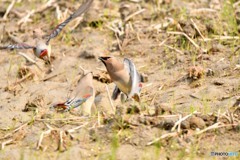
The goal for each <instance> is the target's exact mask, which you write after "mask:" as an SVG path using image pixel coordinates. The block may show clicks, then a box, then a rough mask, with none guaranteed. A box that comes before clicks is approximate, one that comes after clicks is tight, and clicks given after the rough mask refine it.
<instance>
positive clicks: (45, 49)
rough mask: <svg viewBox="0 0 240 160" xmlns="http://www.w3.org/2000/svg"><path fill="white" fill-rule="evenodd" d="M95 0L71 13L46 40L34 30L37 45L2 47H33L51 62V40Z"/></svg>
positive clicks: (37, 53) (36, 52) (35, 52)
mask: <svg viewBox="0 0 240 160" xmlns="http://www.w3.org/2000/svg"><path fill="white" fill-rule="evenodd" d="M92 2H93V0H86V2H84V3H83V4H82V5H81V6H80V7H79V8H78V9H77V10H76V11H75V12H74V13H73V14H71V15H70V16H69V17H68V18H67V19H66V20H65V21H64V22H62V23H60V24H59V25H57V26H56V28H55V29H54V30H53V31H52V32H51V34H50V35H49V36H48V37H47V39H46V40H44V39H43V38H42V35H41V34H39V33H37V32H35V31H33V36H34V38H35V39H36V45H35V46H31V45H28V44H26V43H20V44H14V45H8V46H2V47H0V49H12V50H13V49H33V52H34V54H35V56H37V57H38V58H40V59H43V60H47V61H49V62H50V57H51V46H50V44H49V42H50V40H51V39H52V38H54V37H56V36H57V35H58V34H59V33H60V32H61V31H62V29H63V28H64V27H65V26H66V25H67V24H68V23H69V22H71V21H72V20H73V19H75V18H77V17H79V16H80V15H81V14H83V13H84V12H86V11H87V10H88V9H89V7H90V6H91V4H92Z"/></svg>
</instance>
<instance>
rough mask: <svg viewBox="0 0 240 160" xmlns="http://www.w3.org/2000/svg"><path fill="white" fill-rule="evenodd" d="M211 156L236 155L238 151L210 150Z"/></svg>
mask: <svg viewBox="0 0 240 160" xmlns="http://www.w3.org/2000/svg"><path fill="white" fill-rule="evenodd" d="M211 156H225V157H231V156H238V152H211Z"/></svg>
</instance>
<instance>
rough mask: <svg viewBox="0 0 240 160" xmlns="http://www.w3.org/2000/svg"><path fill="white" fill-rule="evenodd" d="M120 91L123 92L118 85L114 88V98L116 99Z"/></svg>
mask: <svg viewBox="0 0 240 160" xmlns="http://www.w3.org/2000/svg"><path fill="white" fill-rule="evenodd" d="M120 93H121V91H120V89H119V88H118V87H117V85H116V86H115V88H114V90H113V93H112V99H113V100H116V99H117V97H118V96H119V94H120Z"/></svg>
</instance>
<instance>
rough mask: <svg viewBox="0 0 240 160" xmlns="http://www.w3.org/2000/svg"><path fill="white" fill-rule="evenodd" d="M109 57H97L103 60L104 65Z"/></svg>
mask: <svg viewBox="0 0 240 160" xmlns="http://www.w3.org/2000/svg"><path fill="white" fill-rule="evenodd" d="M109 58H111V57H99V58H98V59H99V60H100V61H102V62H103V64H104V65H106V60H108V59H109Z"/></svg>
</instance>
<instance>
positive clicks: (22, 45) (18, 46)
mask: <svg viewBox="0 0 240 160" xmlns="http://www.w3.org/2000/svg"><path fill="white" fill-rule="evenodd" d="M34 48H36V47H34V46H31V45H28V44H26V43H19V44H10V45H7V46H0V49H11V50H13V49H34Z"/></svg>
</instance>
